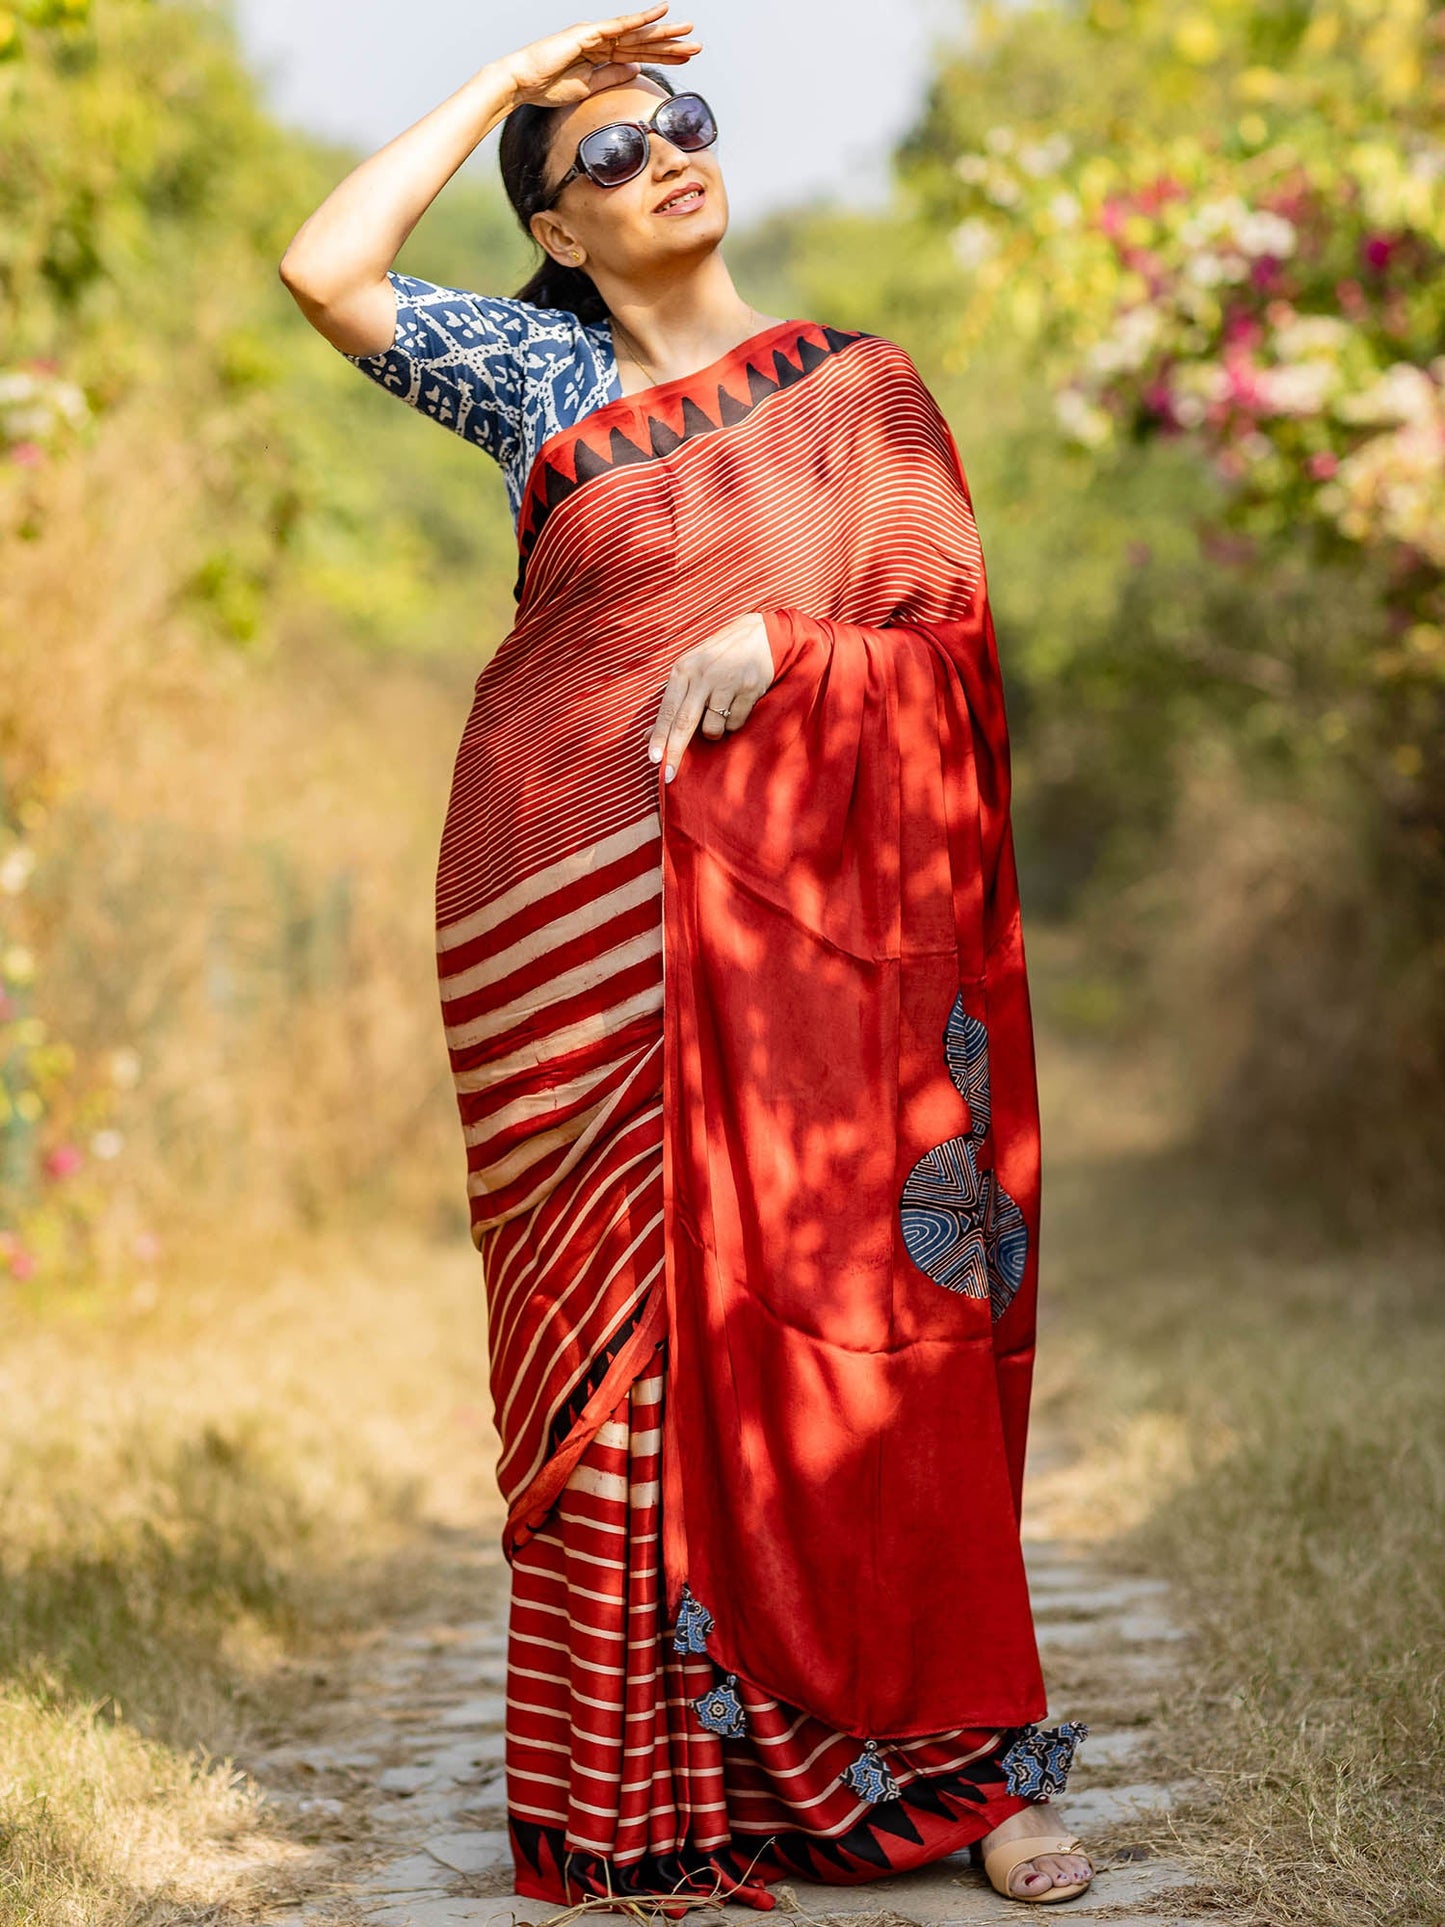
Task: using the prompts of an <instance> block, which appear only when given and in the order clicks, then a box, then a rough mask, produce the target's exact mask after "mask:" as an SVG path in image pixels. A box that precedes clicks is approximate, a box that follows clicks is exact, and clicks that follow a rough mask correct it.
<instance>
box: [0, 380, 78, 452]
mask: <svg viewBox="0 0 1445 1927" xmlns="http://www.w3.org/2000/svg"><path fill="white" fill-rule="evenodd" d="M89 419H90V407H89V404H88V403H87V401H86V399H85V395H84V392H83V391H82V390H81V389H80V388H78V387H77V386H76V384H75V383H74V382H73V381H65V380H63V379H62V378H61V377H60V376H59V375H58V374H57V373H56V365H55V362H54V361H53V360H48V359H41V358H37V359H35V360H33V361H31V362H30V363H29V364H28V365H27V366H25V367H21V368H0V456H3V457H5V458H6V459H8V460H9V461H11V462H14V463H16V464H18V465H20V466H22V467H27V468H29V467H34V466H35V465H36V464H37V463H39V462H41V461H43V460H44V459H45V456H46V454H47V453H48V452H50V451H51V450H52V449H54V448H56V447H58V446H60V445H63V444H64V442H65V440H66V438H67V437H68V436H70V435H72V434H73V433H74V432H75V431H76V430H77V429H79V428H80V427H82V426H83V425H84V423H85V422H87V421H88V420H89Z"/></svg>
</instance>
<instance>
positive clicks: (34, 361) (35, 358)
mask: <svg viewBox="0 0 1445 1927" xmlns="http://www.w3.org/2000/svg"><path fill="white" fill-rule="evenodd" d="M26 365H27V366H28V367H30V368H33V369H34V370H35V372H36V373H37V374H38V375H53V374H56V373H58V372H59V369H60V363H59V362H58V361H57V360H56V359H55V357H54V355H32V356H31V357H30V360H29V362H28V363H27V364H26Z"/></svg>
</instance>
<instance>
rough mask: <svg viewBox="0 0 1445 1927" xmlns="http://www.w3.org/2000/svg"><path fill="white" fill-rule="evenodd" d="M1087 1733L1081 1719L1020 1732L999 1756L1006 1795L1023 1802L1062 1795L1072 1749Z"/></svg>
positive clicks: (1072, 1754)
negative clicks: (1005, 1784)
mask: <svg viewBox="0 0 1445 1927" xmlns="http://www.w3.org/2000/svg"><path fill="white" fill-rule="evenodd" d="M1088 1731H1089V1728H1088V1725H1087V1724H1086V1722H1085V1721H1083V1720H1065V1721H1064V1722H1063V1724H1062V1725H1061V1726H1036V1727H1030V1728H1029V1729H1028V1730H1027V1731H1025V1732H1024V1733H1021V1734H1020V1735H1019V1737H1018V1739H1016V1740H1015V1741H1014V1743H1013V1745H1012V1746H1011V1747H1010V1748H1009V1749H1008V1751H1007V1752H1006V1753H1003V1754H1001V1755H1000V1756H999V1765H1000V1766H1001V1767H1002V1768H1003V1771H1004V1775H1005V1777H1006V1778H1007V1780H1008V1790H1009V1792H1010V1793H1015V1794H1018V1795H1020V1796H1021V1797H1022V1798H1023V1799H1025V1800H1051V1799H1052V1798H1053V1797H1054V1795H1055V1794H1056V1793H1062V1792H1063V1790H1064V1787H1065V1784H1066V1783H1067V1781H1068V1777H1069V1768H1070V1767H1071V1766H1072V1765H1073V1760H1074V1748H1075V1747H1076V1746H1077V1745H1078V1744H1079V1742H1080V1740H1082V1739H1083V1738H1084V1737H1085V1735H1086V1734H1087V1733H1088Z"/></svg>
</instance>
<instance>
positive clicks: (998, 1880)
mask: <svg viewBox="0 0 1445 1927" xmlns="http://www.w3.org/2000/svg"><path fill="white" fill-rule="evenodd" d="M1082 1845H1083V1842H1082V1841H1081V1840H1076V1839H1075V1838H1074V1836H1073V1835H1072V1834H1071V1833H1049V1834H1043V1833H1038V1834H1027V1835H1025V1836H1023V1837H1022V1838H1019V1837H1015V1838H1014V1839H1012V1840H1001V1841H1000V1842H999V1843H998V1845H997V1846H996V1847H990V1848H989V1849H988V1851H987V1852H986V1853H985V1854H984V1856H983V1870H984V1872H985V1873H986V1874H987V1875H988V1881H989V1885H990V1886H991V1887H992V1888H993V1890H994V1892H995V1893H999V1894H1002V1895H1003V1897H1004V1899H1005V1900H1023V1901H1048V1900H1072V1899H1073V1897H1074V1895H1075V1894H1081V1893H1083V1892H1084V1890H1085V1889H1086V1888H1087V1887H1090V1886H1092V1885H1093V1880H1094V1876H1093V1875H1092V1874H1090V1875H1089V1878H1088V1879H1087V1880H1075V1881H1072V1882H1071V1883H1070V1884H1069V1885H1068V1886H1067V1887H1049V1888H1046V1889H1045V1891H1044V1892H1043V1893H1038V1894H1015V1893H1010V1892H1009V1884H1008V1883H1009V1875H1010V1874H1011V1873H1012V1872H1013V1870H1014V1868H1015V1867H1017V1866H1020V1865H1021V1864H1022V1863H1023V1862H1024V1861H1025V1860H1032V1859H1034V1858H1035V1856H1036V1855H1038V1854H1041V1853H1072V1852H1073V1851H1074V1849H1075V1847H1079V1846H1082Z"/></svg>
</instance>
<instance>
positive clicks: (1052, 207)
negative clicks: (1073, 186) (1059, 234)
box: [1049, 193, 1079, 227]
mask: <svg viewBox="0 0 1445 1927" xmlns="http://www.w3.org/2000/svg"><path fill="white" fill-rule="evenodd" d="M1049 212H1050V214H1052V215H1053V217H1054V219H1055V220H1056V221H1057V222H1058V224H1059V226H1060V227H1074V226H1075V225H1076V224H1077V222H1078V219H1079V203H1078V200H1077V198H1076V197H1075V196H1074V195H1072V194H1067V193H1065V194H1056V195H1055V196H1054V198H1053V199H1052V200H1051V201H1050V202H1049Z"/></svg>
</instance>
